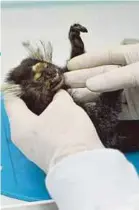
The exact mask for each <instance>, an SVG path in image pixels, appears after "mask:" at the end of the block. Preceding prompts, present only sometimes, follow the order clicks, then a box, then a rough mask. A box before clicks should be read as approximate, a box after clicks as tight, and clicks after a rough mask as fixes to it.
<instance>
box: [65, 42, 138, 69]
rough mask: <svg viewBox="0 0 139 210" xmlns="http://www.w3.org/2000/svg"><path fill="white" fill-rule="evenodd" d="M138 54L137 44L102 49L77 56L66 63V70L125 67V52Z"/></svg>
mask: <svg viewBox="0 0 139 210" xmlns="http://www.w3.org/2000/svg"><path fill="white" fill-rule="evenodd" d="M132 51H134V52H138V51H139V44H132V45H119V46H118V47H116V48H111V49H104V50H101V51H92V52H91V53H85V54H83V55H80V56H77V57H75V58H73V59H71V60H70V61H69V62H68V65H67V67H68V69H69V70H70V71H72V70H78V69H85V68H92V67H96V66H101V65H122V66H124V65H126V63H127V61H126V58H125V53H126V52H132Z"/></svg>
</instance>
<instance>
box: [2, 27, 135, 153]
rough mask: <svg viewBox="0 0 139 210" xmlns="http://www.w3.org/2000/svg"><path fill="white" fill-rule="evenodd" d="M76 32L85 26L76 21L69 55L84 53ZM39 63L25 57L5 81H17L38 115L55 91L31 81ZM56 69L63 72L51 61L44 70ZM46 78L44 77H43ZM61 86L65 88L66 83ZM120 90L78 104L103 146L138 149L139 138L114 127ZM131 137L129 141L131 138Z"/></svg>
mask: <svg viewBox="0 0 139 210" xmlns="http://www.w3.org/2000/svg"><path fill="white" fill-rule="evenodd" d="M80 32H87V29H86V28H84V27H81V26H80V25H78V24H74V25H73V26H71V27H70V30H69V40H70V43H71V47H72V50H71V56H70V57H71V58H73V57H75V56H78V55H81V54H83V53H84V52H85V49H84V43H83V41H82V39H81V37H80ZM38 62H40V61H39V60H37V59H36V60H35V59H31V58H27V59H25V60H23V61H22V62H21V64H20V65H19V66H18V67H16V68H14V69H13V70H12V71H11V72H10V73H9V75H8V77H7V79H6V81H7V82H13V83H16V84H20V86H21V88H22V96H21V98H22V99H23V100H24V101H25V103H26V104H27V106H28V108H29V109H30V110H31V111H32V112H34V113H36V114H37V115H39V114H40V113H42V111H43V110H44V109H45V108H46V107H47V106H48V105H49V103H50V102H51V101H52V99H53V96H54V94H55V93H56V91H52V90H51V89H50V90H48V89H47V88H46V87H45V85H44V82H43V81H40V82H38V81H37V82H36V81H33V80H32V76H33V75H32V74H33V72H32V70H31V68H32V66H33V65H35V64H36V63H38ZM52 69H58V70H59V74H61V76H62V74H63V72H65V71H67V68H66V67H65V68H60V67H58V66H56V65H54V64H50V65H49V66H48V70H50V72H51V70H52ZM45 79H46V78H44V80H45ZM61 88H63V89H67V87H66V86H64V85H63V86H62V87H61ZM121 92H122V90H118V91H114V92H108V93H103V94H101V95H100V97H99V98H98V99H97V101H96V105H95V106H94V103H93V102H92V103H91V102H90V103H85V104H81V103H80V104H78V105H80V106H81V107H82V108H83V109H84V110H85V111H86V112H87V114H88V115H89V117H90V119H91V120H92V122H93V123H94V125H95V127H96V130H97V132H98V135H99V137H100V139H101V141H102V142H103V144H104V145H105V146H106V147H109V148H116V149H120V150H121V151H123V152H129V151H136V150H139V141H138V140H137V139H136V138H134V139H135V140H133V139H132V138H130V137H128V136H124V138H123V136H120V134H119V132H118V130H117V127H118V125H119V122H120V121H119V120H118V116H119V113H120V112H121ZM132 140H133V141H132Z"/></svg>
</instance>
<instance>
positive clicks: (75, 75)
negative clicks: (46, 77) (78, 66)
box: [64, 65, 119, 88]
mask: <svg viewBox="0 0 139 210" xmlns="http://www.w3.org/2000/svg"><path fill="white" fill-rule="evenodd" d="M118 67H119V66H117V65H108V66H107V65H106V66H99V67H95V68H89V69H82V70H76V71H70V72H66V73H65V74H64V80H65V84H66V85H67V86H69V87H71V88H84V87H85V86H86V80H87V79H89V78H91V77H94V76H96V75H98V74H102V73H104V72H107V71H111V70H112V69H114V68H118Z"/></svg>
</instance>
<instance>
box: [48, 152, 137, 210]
mask: <svg viewBox="0 0 139 210" xmlns="http://www.w3.org/2000/svg"><path fill="white" fill-rule="evenodd" d="M46 186H47V188H48V190H49V193H50V195H51V196H52V198H53V199H54V200H55V202H56V204H57V206H58V208H59V209H60V210H98V209H99V210H111V209H113V210H127V209H128V210H129V209H130V210H131V209H132V210H133V209H134V210H136V209H137V210H138V209H139V178H138V175H137V173H136V171H135V169H134V167H133V165H132V164H130V163H129V162H128V161H127V159H126V158H125V156H124V155H123V154H122V153H121V152H119V151H117V150H113V149H98V150H93V151H86V152H81V153H78V154H76V155H72V156H69V157H67V158H65V159H63V160H62V161H61V162H59V163H58V164H57V165H56V166H54V167H53V168H52V169H51V171H50V172H49V173H48V176H47V179H46ZM137 197H138V198H137Z"/></svg>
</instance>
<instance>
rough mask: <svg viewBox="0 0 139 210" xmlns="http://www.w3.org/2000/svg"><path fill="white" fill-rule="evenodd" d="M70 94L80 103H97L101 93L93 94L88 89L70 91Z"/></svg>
mask: <svg viewBox="0 0 139 210" xmlns="http://www.w3.org/2000/svg"><path fill="white" fill-rule="evenodd" d="M68 92H69V93H70V95H71V96H72V97H73V99H74V100H75V101H76V102H78V103H80V102H81V103H87V102H92V101H95V100H96V99H97V97H98V96H99V93H93V92H92V91H90V90H88V89H87V88H75V89H69V90H68Z"/></svg>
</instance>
